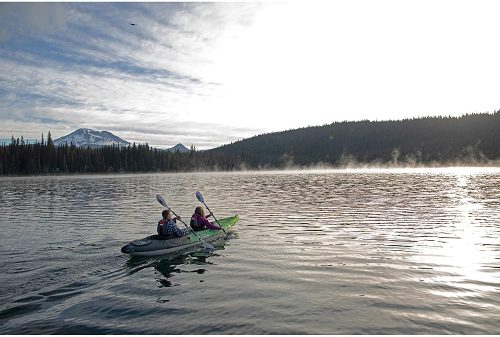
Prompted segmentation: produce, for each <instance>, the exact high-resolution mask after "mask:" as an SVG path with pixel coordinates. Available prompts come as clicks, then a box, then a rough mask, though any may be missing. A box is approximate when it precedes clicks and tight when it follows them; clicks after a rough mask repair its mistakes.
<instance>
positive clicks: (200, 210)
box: [194, 206, 205, 216]
mask: <svg viewBox="0 0 500 337" xmlns="http://www.w3.org/2000/svg"><path fill="white" fill-rule="evenodd" d="M194 212H195V213H196V214H198V215H201V216H205V210H204V209H203V207H201V206H198V207H196V208H195V209H194Z"/></svg>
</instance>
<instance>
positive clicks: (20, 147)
mask: <svg viewBox="0 0 500 337" xmlns="http://www.w3.org/2000/svg"><path fill="white" fill-rule="evenodd" d="M235 165H236V163H235V162H234V160H233V159H232V158H230V157H228V156H226V155H224V154H215V153H208V152H199V151H196V150H195V149H192V150H191V151H190V152H189V153H180V152H170V151H167V150H161V149H156V148H153V147H151V146H149V145H148V144H135V143H133V144H132V145H129V146H126V147H124V146H117V145H113V146H102V147H77V146H75V145H74V144H71V145H68V144H64V145H59V146H55V145H54V142H53V141H52V139H51V136H50V132H49V134H48V137H47V140H46V141H44V140H43V136H42V140H41V141H40V142H38V143H35V144H27V143H25V142H24V141H23V139H22V138H21V139H19V138H18V139H14V138H12V140H11V143H10V144H8V145H2V146H0V174H2V175H37V174H57V173H68V174H70V173H126V172H131V173H139V172H184V171H197V170H233V169H234V168H235Z"/></svg>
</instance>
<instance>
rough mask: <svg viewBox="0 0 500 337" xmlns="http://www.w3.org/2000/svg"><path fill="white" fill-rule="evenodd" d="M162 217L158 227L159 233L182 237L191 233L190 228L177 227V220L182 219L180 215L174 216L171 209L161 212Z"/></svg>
mask: <svg viewBox="0 0 500 337" xmlns="http://www.w3.org/2000/svg"><path fill="white" fill-rule="evenodd" d="M161 216H162V219H161V220H160V221H158V227H157V228H156V230H157V231H158V234H160V235H162V236H175V237H180V236H184V235H187V234H188V233H189V229H188V228H182V229H181V228H179V227H177V220H180V219H181V217H180V216H176V217H174V216H173V214H172V211H171V210H170V209H166V210H164V211H163V212H161Z"/></svg>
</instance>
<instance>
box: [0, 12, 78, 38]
mask: <svg viewBox="0 0 500 337" xmlns="http://www.w3.org/2000/svg"><path fill="white" fill-rule="evenodd" d="M69 19H70V12H69V11H68V10H67V7H65V6H64V5H63V4H61V3H30V4H22V3H2V4H0V41H6V40H8V39H19V38H22V37H25V36H31V37H33V36H42V35H45V34H53V33H56V32H59V31H61V30H62V29H64V27H65V24H66V22H67V21H68V20H69Z"/></svg>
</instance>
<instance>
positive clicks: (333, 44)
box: [0, 0, 500, 149]
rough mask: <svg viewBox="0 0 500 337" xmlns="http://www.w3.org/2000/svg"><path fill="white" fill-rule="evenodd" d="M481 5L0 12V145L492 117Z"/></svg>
mask: <svg viewBox="0 0 500 337" xmlns="http://www.w3.org/2000/svg"><path fill="white" fill-rule="evenodd" d="M450 6H451V7H450ZM429 8H431V9H432V10H429ZM449 8H452V9H453V11H451V12H450V13H453V15H445V13H448V12H449ZM493 8H494V6H493V5H492V4H491V3H489V2H487V1H486V2H481V4H480V5H475V6H471V5H470V4H469V3H468V2H460V1H459V2H447V1H437V2H436V3H432V4H431V3H428V2H425V1H424V2H423V4H421V5H420V2H419V4H418V5H417V4H416V3H413V2H410V3H405V4H401V3H400V2H397V1H396V2H394V1H381V2H380V3H377V4H372V3H371V2H369V1H362V0H359V1H354V2H347V1H346V2H343V1H338V2H315V3H314V5H312V4H305V3H302V2H290V3H286V2H282V3H35V4H34V3H6V4H0V69H1V71H0V121H1V124H2V127H1V128H0V137H3V136H7V137H10V134H11V131H10V129H9V128H12V129H16V130H25V137H31V136H33V137H35V136H36V137H38V136H39V134H41V132H45V133H46V132H47V130H51V131H52V134H53V135H54V136H55V137H58V136H62V135H64V134H67V133H69V132H71V131H73V130H74V129H76V128H79V127H89V128H94V129H104V130H109V131H111V132H117V133H119V134H118V135H119V136H121V137H122V138H124V139H127V140H131V141H134V140H135V141H141V142H144V141H148V142H149V143H150V144H152V143H156V144H163V145H165V146H172V145H175V144H176V143H178V142H179V141H181V140H182V142H183V143H184V142H185V143H187V144H194V145H195V146H196V147H197V148H200V149H203V148H208V147H213V146H217V145H222V144H224V143H228V142H231V141H235V140H238V139H241V138H244V137H249V136H252V135H254V134H260V133H264V132H269V131H279V130H285V129H290V128H295V127H302V126H308V125H320V124H324V123H331V122H333V121H335V120H358V119H387V118H402V117H412V116H416V115H426V114H427V115H429V114H460V113H465V112H477V111H489V110H492V109H498V98H497V96H498V95H497V93H498V91H499V90H500V88H499V84H498V81H497V78H498V76H499V75H500V67H499V66H498V62H497V61H496V58H495V57H496V55H498V47H497V45H495V44H493V43H491V41H494V40H496V39H497V37H498V33H496V32H497V30H496V28H495V26H494V23H495V22H496V19H495V18H494V13H496V12H495V11H494V10H492V9H493ZM388 9H393V10H394V11H395V13H392V12H391V13H392V14H388V13H389V12H390V11H387V10H388ZM470 15H473V16H474V18H476V19H477V21H474V22H473V23H472V21H471V20H472V19H471V17H470ZM423 21H425V22H426V25H424V26H422V24H421V22H423ZM130 23H134V24H135V25H131V24H130ZM465 23H467V24H465Z"/></svg>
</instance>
